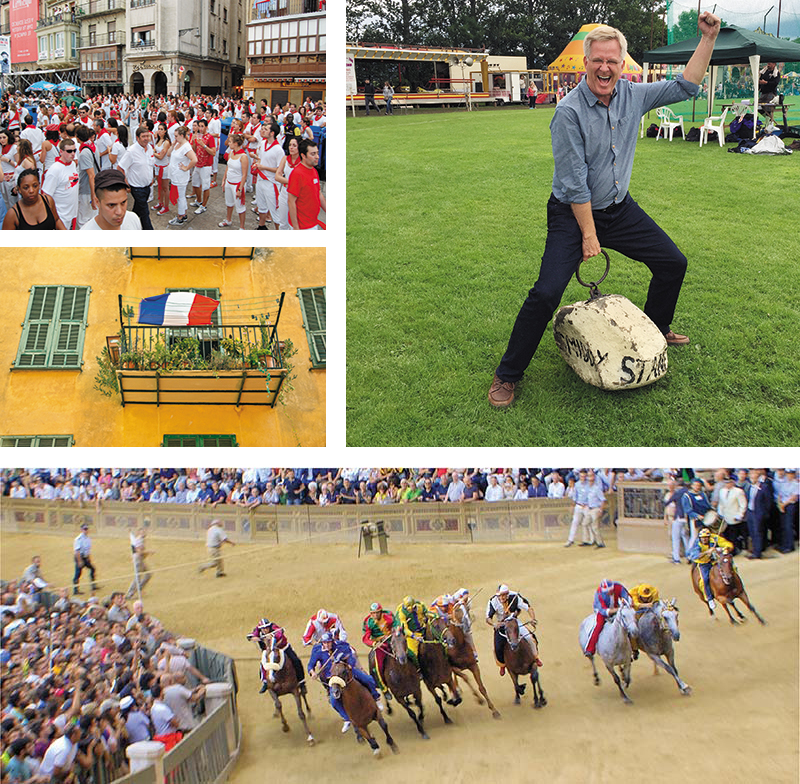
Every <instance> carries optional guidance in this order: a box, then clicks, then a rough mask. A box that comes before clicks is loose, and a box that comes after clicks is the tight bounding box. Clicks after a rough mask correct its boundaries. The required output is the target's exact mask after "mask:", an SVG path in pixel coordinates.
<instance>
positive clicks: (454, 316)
mask: <svg viewBox="0 0 800 784" xmlns="http://www.w3.org/2000/svg"><path fill="white" fill-rule="evenodd" d="M689 107H690V105H689ZM681 108H682V109H683V110H684V111H686V107H679V110H680V109H681ZM697 111H698V114H697V116H698V117H702V116H704V113H703V112H702V108H701V107H700V106H699V105H698V110H697ZM689 112H691V108H689ZM552 113H553V110H552V108H541V107H539V108H537V109H536V110H534V111H530V110H527V109H518V110H514V109H503V110H481V111H476V112H473V113H471V114H468V113H466V112H464V111H460V112H456V111H452V112H447V113H431V114H421V115H417V116H414V115H411V116H394V117H382V116H381V117H374V116H371V117H369V118H363V117H358V118H349V119H348V121H347V122H348V125H347V442H348V446H573V445H580V446H790V445H796V444H797V443H798V442H800V409H798V390H799V389H800V346H799V344H798V334H799V330H798V326H799V325H800V306H798V292H799V291H800V155H799V154H797V153H795V154H794V155H792V156H774V157H771V156H770V157H766V156H752V155H733V154H728V152H727V146H726V147H723V148H720V147H719V145H718V144H716V143H714V144H710V145H708V146H707V147H703V148H702V149H700V148H699V145H698V144H697V143H688V142H685V141H682V140H675V141H673V142H671V143H670V142H667V141H664V140H659V141H656V140H655V139H648V138H644V139H641V140H640V141H639V144H638V149H637V153H636V162H635V164H634V170H633V179H632V181H631V188H630V191H631V194H632V195H633V197H634V198H635V199H636V200H637V201H638V202H639V203H640V204H641V205H642V206H643V207H644V209H645V210H647V212H648V213H649V214H650V215H651V216H652V217H653V218H654V219H655V220H656V221H657V222H658V223H659V224H660V225H661V226H662V227H663V228H664V229H665V230H666V231H667V233H668V234H669V235H670V236H671V237H672V238H673V239H674V240H675V241H676V243H677V244H678V246H679V247H680V248H681V250H682V251H683V252H684V253H685V254H686V256H687V257H688V259H689V271H688V273H687V276H686V280H685V282H684V286H683V290H682V293H681V298H680V300H679V302H678V310H677V313H676V318H675V320H674V322H673V327H674V329H675V330H676V331H677V332H683V333H686V334H688V335H689V336H690V337H691V339H692V344H691V345H690V346H688V347H681V348H670V350H669V371H668V373H667V375H666V377H665V378H663V379H661V380H660V381H658V382H657V383H656V384H654V385H652V386H649V387H645V388H643V389H639V390H630V391H627V392H615V393H609V392H602V391H601V390H599V389H596V388H594V387H591V386H588V385H586V384H584V383H583V382H581V381H580V380H579V379H578V377H577V376H576V375H575V374H574V373H573V372H572V371H571V370H570V369H569V368H568V367H567V365H566V364H565V363H564V361H563V360H562V358H561V356H560V354H559V352H558V349H557V347H556V345H555V342H554V340H553V336H552V332H551V331H550V330H548V332H546V333H545V336H544V338H543V340H542V343H541V345H540V347H539V350H538V351H537V353H536V355H535V357H534V359H533V362H532V363H531V365H530V367H529V368H528V371H527V373H526V376H525V378H524V379H523V380H522V382H521V383H520V384H519V385H518V387H517V400H516V401H515V403H514V405H513V406H512V407H511V408H510V409H508V410H504V411H496V410H494V409H492V408H491V406H490V405H489V403H488V401H487V399H486V393H487V391H488V387H489V384H490V383H491V380H492V375H493V372H494V369H495V367H496V366H497V364H498V362H499V360H500V357H501V356H502V354H503V351H504V350H505V346H506V342H507V339H508V336H509V334H510V331H511V327H512V325H513V322H514V319H515V317H516V314H517V311H518V310H519V307H520V305H521V303H522V301H523V299H524V298H525V296H526V294H527V291H528V289H529V288H530V287H531V286H532V285H533V283H534V282H535V280H536V277H537V274H538V270H539V264H540V259H541V254H542V251H543V249H544V240H545V233H546V226H545V204H546V201H547V198H548V196H549V194H550V190H551V184H552V174H553V164H552V156H551V151H550V133H549V128H548V125H549V122H550V119H551V117H552ZM652 121H653V122H655V112H653V113H652ZM649 122H650V120H648V123H649ZM695 124H696V125H699V124H700V122H697V123H695ZM691 125H692V123H691V122H687V130H688V128H689V127H691ZM610 255H611V259H612V267H611V272H610V274H609V277H608V278H607V280H606V281H605V282H604V283H603V284H602V286H601V290H602V291H603V293H614V294H622V295H624V296H626V297H628V298H629V299H631V300H632V301H633V302H634V303H635V304H637V305H638V306H639V307H643V306H644V300H645V297H646V290H647V285H648V281H649V273H648V271H647V269H646V268H645V267H644V266H643V265H641V264H638V263H636V262H632V261H630V260H629V259H626V258H625V257H623V256H621V255H619V254H616V253H611V254H610ZM591 264H595V268H596V269H598V270H599V269H600V268H601V263H600V261H596V262H590V265H589V266H591ZM593 279H596V278H593ZM587 297H588V290H587V289H585V288H583V287H582V286H580V284H578V283H577V282H576V281H575V280H574V279H573V282H572V283H571V284H570V286H569V288H568V289H567V292H566V294H565V296H564V300H563V304H568V303H571V302H576V301H578V300H581V299H586V298H587Z"/></svg>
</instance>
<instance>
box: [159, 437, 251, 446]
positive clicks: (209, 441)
mask: <svg viewBox="0 0 800 784" xmlns="http://www.w3.org/2000/svg"><path fill="white" fill-rule="evenodd" d="M161 445H162V446H178V447H181V446H189V447H192V446H200V447H206V446H239V444H238V443H237V442H236V436H235V435H200V436H196V435H195V436H193V435H165V436H164V438H163V441H162V444H161Z"/></svg>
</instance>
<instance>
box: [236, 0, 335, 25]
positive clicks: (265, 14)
mask: <svg viewBox="0 0 800 784" xmlns="http://www.w3.org/2000/svg"><path fill="white" fill-rule="evenodd" d="M270 5H273V6H275V5H282V7H281V8H274V7H273V8H270ZM320 10H323V11H324V10H325V4H324V3H323V4H322V8H320V2H319V0H288V2H287V3H281V2H278V3H272V4H270V3H268V2H266V0H264V1H263V2H257V3H256V4H255V5H254V6H253V14H252V17H251V19H250V21H251V22H255V21H258V20H260V19H277V18H278V17H280V16H299V15H301V14H316V13H319V12H320Z"/></svg>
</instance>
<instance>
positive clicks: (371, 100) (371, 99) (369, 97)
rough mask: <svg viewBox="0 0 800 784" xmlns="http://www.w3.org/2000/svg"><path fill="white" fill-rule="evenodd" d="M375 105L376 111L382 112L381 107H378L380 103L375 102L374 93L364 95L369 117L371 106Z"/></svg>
mask: <svg viewBox="0 0 800 784" xmlns="http://www.w3.org/2000/svg"><path fill="white" fill-rule="evenodd" d="M370 105H371V106H374V107H375V111H376V112H378V114H380V111H381V110H380V109H379V108H378V104H376V103H375V96H374V95H365V96H364V108H365V109H366V110H367V117H369V107H370Z"/></svg>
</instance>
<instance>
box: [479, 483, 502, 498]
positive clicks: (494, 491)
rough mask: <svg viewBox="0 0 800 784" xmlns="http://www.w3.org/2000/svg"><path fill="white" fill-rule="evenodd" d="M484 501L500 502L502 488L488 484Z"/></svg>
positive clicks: (498, 485)
mask: <svg viewBox="0 0 800 784" xmlns="http://www.w3.org/2000/svg"><path fill="white" fill-rule="evenodd" d="M484 499H485V500H486V501H502V500H503V487H502V485H500V484H497V483H495V484H492V483H491V482H489V484H488V485H487V486H486V493H485V494H484Z"/></svg>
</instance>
